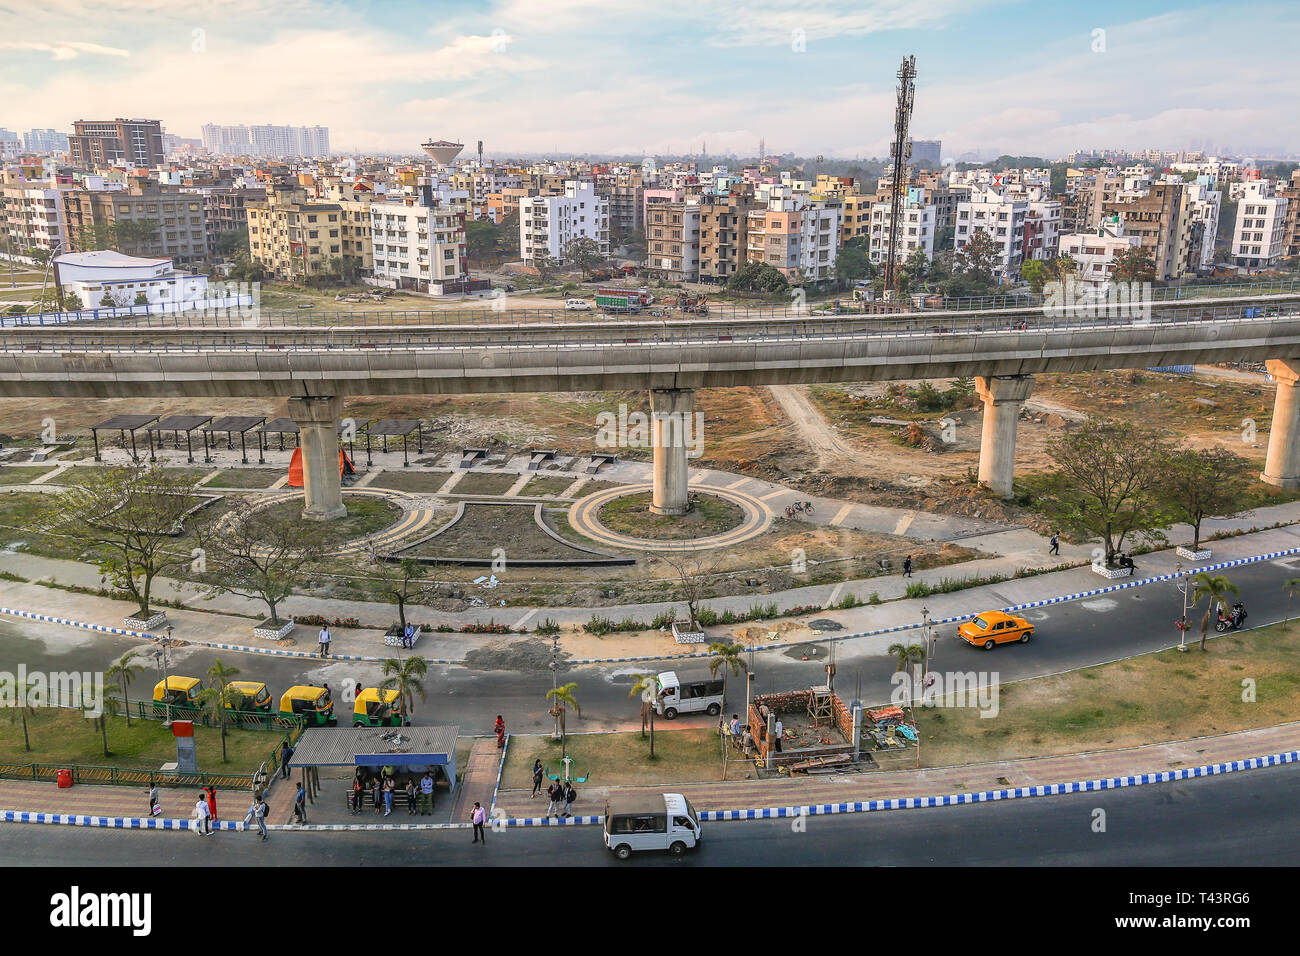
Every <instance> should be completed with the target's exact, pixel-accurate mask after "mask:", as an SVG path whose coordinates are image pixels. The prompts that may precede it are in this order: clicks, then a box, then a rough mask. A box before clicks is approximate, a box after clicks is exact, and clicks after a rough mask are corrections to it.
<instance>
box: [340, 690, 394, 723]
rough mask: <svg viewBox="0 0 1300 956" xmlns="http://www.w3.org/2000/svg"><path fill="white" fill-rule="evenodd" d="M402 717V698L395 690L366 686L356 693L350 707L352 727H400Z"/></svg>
mask: <svg viewBox="0 0 1300 956" xmlns="http://www.w3.org/2000/svg"><path fill="white" fill-rule="evenodd" d="M404 717H405V715H404V714H403V713H402V700H401V697H400V696H399V695H398V693H397V691H395V690H380V689H379V688H378V687H367V688H366V689H365V690H363V691H362V692H361V693H359V694H357V700H356V703H355V704H354V705H353V707H352V726H353V727H400V726H402V724H403V722H404Z"/></svg>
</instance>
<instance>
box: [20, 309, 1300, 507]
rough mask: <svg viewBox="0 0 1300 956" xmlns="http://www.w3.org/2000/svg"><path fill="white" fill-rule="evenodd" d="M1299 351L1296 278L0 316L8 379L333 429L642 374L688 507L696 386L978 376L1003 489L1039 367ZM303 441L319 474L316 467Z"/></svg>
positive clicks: (323, 499)
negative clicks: (800, 300) (520, 313)
mask: <svg viewBox="0 0 1300 956" xmlns="http://www.w3.org/2000/svg"><path fill="white" fill-rule="evenodd" d="M503 318H508V313H507V314H503ZM1291 359H1300V292H1290V293H1281V294H1272V295H1261V296H1254V297H1249V296H1239V297H1232V298H1224V299H1212V298H1207V299H1198V300H1193V301H1190V302H1159V303H1153V304H1151V305H1150V313H1149V317H1141V318H1136V319H1134V318H1104V317H1103V318H1092V317H1083V318H1078V317H1074V316H1070V315H1065V316H1053V315H1049V314H1045V313H1044V310H1043V309H1041V308H1007V309H996V310H988V311H978V312H967V313H953V312H943V313H935V312H915V313H897V314H892V315H882V316H864V315H855V316H820V317H808V318H796V319H772V318H761V319H693V320H689V321H663V320H659V321H642V320H639V319H626V318H620V319H617V320H613V319H608V320H604V321H598V322H582V323H554V324H528V325H518V324H511V323H509V322H503V323H502V324H499V325H495V326H492V325H456V326H453V325H426V326H412V325H409V324H405V325H394V326H365V327H356V326H334V327H321V326H311V327H302V328H293V327H281V326H277V327H268V328H245V327H238V328H202V327H199V328H186V327H172V328H132V327H106V326H95V327H87V326H84V325H83V326H75V327H73V326H53V327H51V326H44V327H43V326H25V327H19V328H5V329H2V330H0V395H4V396H9V397H45V396H50V395H57V396H60V397H75V396H84V397H87V398H113V397H131V396H193V397H207V396H223V397H234V396H286V397H290V398H296V399H308V400H310V401H302V402H298V403H297V404H299V405H302V406H303V408H304V409H306V408H307V407H308V406H312V408H313V410H312V411H311V413H310V414H307V413H306V411H304V414H303V421H301V422H299V425H300V426H303V425H310V426H311V427H315V428H318V429H320V430H321V433H322V435H326V434H328V431H329V429H328V423H326V422H324V421H323V420H321V418H320V412H319V411H317V410H315V409H316V408H318V407H319V408H326V409H333V408H334V407H335V403H334V402H331V401H330V399H341V398H342V397H343V396H346V395H349V394H352V395H403V394H486V393H498V392H558V391H592V390H625V389H646V390H650V391H651V392H652V393H654V394H655V395H656V401H655V403H654V407H655V413H654V417H655V422H656V426H655V435H656V436H659V435H660V434H662V435H663V436H665V441H667V440H668V439H670V438H671V439H673V440H672V441H671V442H670V443H669V446H666V447H665V448H663V449H661V448H660V447H659V445H658V444H656V446H655V459H656V468H655V476H656V490H655V507H656V510H660V511H662V512H663V513H668V514H675V513H680V512H681V511H684V510H685V509H686V508H687V507H689V504H688V501H687V499H686V493H685V488H686V486H687V482H686V461H687V457H686V455H685V454H682V453H680V450H679V449H678V447H677V446H678V445H679V444H680V441H678V440H677V438H676V436H680V435H681V434H682V433H683V427H684V426H685V423H675V425H674V423H672V422H670V421H669V419H671V418H672V417H673V416H676V415H678V413H679V412H680V413H681V415H689V414H691V413H692V412H693V403H692V401H691V398H690V396H689V395H687V394H685V393H687V392H689V391H691V390H694V389H696V388H705V387H727V386H751V385H771V384H811V383H828V382H863V381H878V380H896V379H923V378H947V377H955V376H971V377H975V378H977V379H978V382H977V384H978V387H979V390H980V394H981V395H982V396H983V397H984V399H985V402H986V405H987V406H988V409H989V411H990V414H989V415H987V416H986V422H985V428H984V441H983V445H982V450H981V464H980V476H981V479H983V480H984V481H986V482H987V483H988V484H989V485H990V487H992V488H994V489H995V490H996V491H998V493H1000V494H1004V495H1005V494H1010V490H1011V479H1012V474H1011V466H1012V462H1013V461H1014V454H1013V452H1014V441H1015V420H1016V416H1017V413H1018V411H1019V409H1020V407H1021V406H1022V405H1023V402H1024V400H1025V398H1027V397H1028V395H1029V392H1030V390H1031V389H1032V384H1033V383H1032V378H1031V376H1033V375H1034V374H1037V373H1040V372H1083V371H1092V370H1099V369H1114V368H1141V367H1145V366H1163V365H1193V364H1204V363H1213V362H1221V361H1251V362H1262V361H1270V360H1276V361H1281V362H1288V361H1289V360H1291ZM1287 367H1289V366H1287ZM1294 388H1295V385H1294V384H1291V385H1288V386H1287V387H1286V388H1285V389H1280V390H1279V394H1280V395H1281V393H1282V392H1284V391H1285V392H1286V393H1287V395H1288V396H1290V397H1288V399H1287V401H1286V402H1283V403H1280V404H1279V405H1278V412H1279V414H1277V415H1275V422H1274V428H1273V435H1272V436H1271V437H1270V446H1269V447H1270V450H1269V464H1268V466H1266V468H1265V476H1266V478H1267V480H1270V481H1274V482H1275V483H1278V484H1290V483H1297V484H1300V450H1297V449H1296V447H1295V438H1296V435H1297V434H1300V420H1297V416H1300V400H1296V399H1295V398H1294V396H1291V394H1290V393H1291V391H1292V390H1293V389H1294ZM683 410H684V411H683ZM291 414H292V412H291ZM295 421H298V418H297V417H295ZM677 426H683V427H677ZM1279 436H1280V437H1279ZM656 442H658V437H656ZM1275 444H1276V445H1277V448H1276V449H1275V447H1274V445H1275ZM305 457H306V458H307V460H308V464H307V470H308V474H307V481H308V483H309V484H311V483H312V482H313V480H314V479H315V478H316V477H317V476H316V475H315V474H314V473H315V472H316V471H317V469H316V468H314V467H312V464H313V459H312V458H311V456H305ZM327 458H328V456H327V455H325V454H324V453H323V452H322V455H321V460H322V461H325V460H326V459H327ZM330 460H332V459H330ZM660 465H663V467H662V468H660V467H659V466H660ZM325 471H326V472H327V475H326V477H325V480H327V481H334V482H336V481H337V473H336V472H335V470H334V469H333V468H326V469H325ZM331 475H332V477H330V476H331ZM661 479H662V480H661ZM661 485H662V487H661ZM308 498H309V499H313V498H318V499H319V505H320V507H318V508H316V509H313V511H314V512H315V513H316V514H318V515H322V514H330V513H337V510H338V505H337V504H336V503H335V499H336V498H337V495H336V494H334V493H332V492H331V493H328V494H323V495H319V496H313V495H312V494H311V493H310V490H309V493H308Z"/></svg>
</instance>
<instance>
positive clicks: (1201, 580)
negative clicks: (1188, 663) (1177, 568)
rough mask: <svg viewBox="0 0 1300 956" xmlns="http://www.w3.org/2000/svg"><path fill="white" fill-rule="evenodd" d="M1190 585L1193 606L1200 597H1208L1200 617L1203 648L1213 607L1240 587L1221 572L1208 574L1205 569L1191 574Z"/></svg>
mask: <svg viewBox="0 0 1300 956" xmlns="http://www.w3.org/2000/svg"><path fill="white" fill-rule="evenodd" d="M1192 585H1193V586H1194V587H1195V590H1194V591H1193V592H1192V605H1193V606H1195V605H1196V604H1197V603H1198V602H1199V601H1200V600H1201V598H1209V599H1210V603H1209V606H1208V607H1206V609H1205V616H1204V617H1202V618H1201V650H1202V651H1203V650H1205V638H1206V634H1207V632H1208V631H1209V629H1210V615H1211V614H1213V613H1214V610H1215V608H1217V607H1219V606H1220V605H1222V604H1225V603H1226V602H1227V600H1228V595H1229V594H1231V595H1234V596H1236V595H1239V594H1240V593H1241V589H1240V588H1238V587H1237V585H1235V584H1233V583H1232V582H1231V581H1229V580H1228V579H1227V578H1225V577H1224V576H1223V575H1221V574H1215V575H1210V574H1207V573H1206V572H1205V571H1201V572H1199V573H1198V574H1195V575H1193V577H1192Z"/></svg>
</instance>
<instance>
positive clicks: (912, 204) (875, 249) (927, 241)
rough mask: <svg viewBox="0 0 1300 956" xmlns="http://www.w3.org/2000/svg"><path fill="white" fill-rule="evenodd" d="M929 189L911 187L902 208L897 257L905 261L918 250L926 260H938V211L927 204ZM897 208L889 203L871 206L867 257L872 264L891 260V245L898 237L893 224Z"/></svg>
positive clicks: (930, 204)
mask: <svg viewBox="0 0 1300 956" xmlns="http://www.w3.org/2000/svg"><path fill="white" fill-rule="evenodd" d="M927 198H928V196H927V190H925V189H922V188H920V187H916V186H913V187H909V188H908V190H907V195H906V197H905V198H904V200H903V203H902V206H901V208H900V209H899V217H900V218H899V228H898V238H897V246H896V251H895V256H896V257H897V261H898V262H903V261H904V260H905V259H907V257H908V256H910V255H911V254H912V253H913V252H914V251H915V250H917V249H920V250H921V251H922V252H924V253H925V257H926V259H933V258H934V240H935V236H936V234H937V228H936V218H937V216H936V210H935V207H934V205H933V204H932V203H930V202H927V201H926V200H927ZM892 213H893V206H892V204H891V203H890V202H889V201H888V200H885V201H882V202H876V203H873V204H872V206H871V231H870V233H869V237H870V241H869V245H868V246H867V255H868V257H869V258H870V259H871V261H872V262H876V263H881V262H885V261H886V260H887V259H888V257H889V243H890V241H891V239H892V237H893V235H894V228H893V222H892V221H891V219H890V217H891V215H892Z"/></svg>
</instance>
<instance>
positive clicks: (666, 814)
mask: <svg viewBox="0 0 1300 956" xmlns="http://www.w3.org/2000/svg"><path fill="white" fill-rule="evenodd" d="M699 842H700V815H699V814H698V813H696V812H695V808H694V807H693V806H691V803H690V801H689V800H687V799H686V798H685V797H684V796H682V795H681V794H680V793H662V794H660V793H651V794H644V793H642V794H627V795H622V794H616V795H614V796H612V797H610V798H609V802H607V803H606V804H605V849H607V850H613V851H614V855H615V856H616V857H618V858H619V859H620V860H626V859H627V858H628V857H629V856H631V855H632V851H633V850H667V851H668V852H669V853H671V854H672V855H673V856H681V855H682V854H683V853H685V852H686V851H687V850H689V849H690V848H691V847H694V846H697V845H698V844H699Z"/></svg>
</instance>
